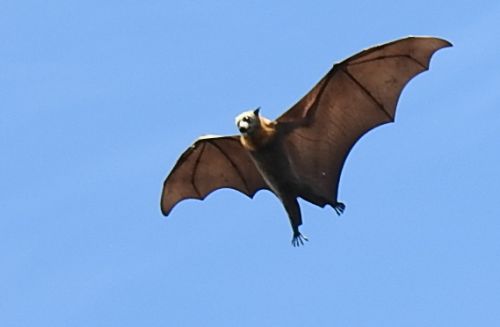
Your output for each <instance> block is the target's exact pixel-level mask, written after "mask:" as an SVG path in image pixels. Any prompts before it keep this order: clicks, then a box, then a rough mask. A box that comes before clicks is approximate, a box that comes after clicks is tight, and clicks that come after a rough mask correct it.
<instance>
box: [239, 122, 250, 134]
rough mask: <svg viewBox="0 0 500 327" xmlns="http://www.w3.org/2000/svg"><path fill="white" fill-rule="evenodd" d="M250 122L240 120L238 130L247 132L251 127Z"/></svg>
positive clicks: (243, 132)
mask: <svg viewBox="0 0 500 327" xmlns="http://www.w3.org/2000/svg"><path fill="white" fill-rule="evenodd" d="M249 127H250V126H249V124H248V123H247V122H245V121H240V122H238V130H239V131H240V133H242V134H245V133H247V132H248V129H249Z"/></svg>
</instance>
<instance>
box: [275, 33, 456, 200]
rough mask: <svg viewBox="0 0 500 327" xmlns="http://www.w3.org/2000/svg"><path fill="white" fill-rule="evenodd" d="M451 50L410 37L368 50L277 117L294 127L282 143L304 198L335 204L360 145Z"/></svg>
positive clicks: (439, 43) (442, 43)
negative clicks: (435, 58) (437, 57)
mask: <svg viewBox="0 0 500 327" xmlns="http://www.w3.org/2000/svg"><path fill="white" fill-rule="evenodd" d="M448 46H451V43H449V42H448V41H445V40H442V39H437V38H431V37H408V38H405V39H401V40H397V41H393V42H390V43H386V44H383V45H379V46H376V47H373V48H370V49H367V50H364V51H362V52H360V53H358V54H356V55H354V56H352V57H350V58H348V59H346V60H344V61H342V62H341V63H339V64H336V65H334V67H333V68H332V69H331V70H330V71H329V72H328V73H327V74H326V76H325V77H323V79H322V80H321V81H320V82H319V83H318V84H317V85H316V86H315V87H314V88H313V89H312V90H311V91H310V92H309V93H308V94H307V95H306V96H305V97H304V98H302V99H301V100H300V101H299V102H298V103H297V104H296V105H294V106H293V107H292V108H291V109H290V110H289V111H287V112H285V113H284V114H283V115H282V116H281V117H279V118H278V119H277V121H278V123H279V124H278V125H281V126H282V127H285V126H289V127H290V126H291V132H289V133H288V134H286V135H285V137H284V139H285V140H284V142H285V144H286V147H287V150H288V151H289V157H290V160H291V164H292V167H293V169H294V171H295V173H296V175H297V177H298V178H299V180H300V183H301V190H302V193H301V194H300V196H301V197H303V198H304V199H306V200H308V201H310V202H312V203H314V204H317V205H319V206H325V205H326V204H331V205H334V204H335V203H336V201H337V190H338V184H339V179H340V173H341V170H342V166H343V164H344V161H345V159H346V158H347V155H348V153H349V151H350V150H351V148H352V147H353V146H354V144H355V143H356V141H357V140H358V139H359V138H361V136H363V135H364V134H365V133H366V132H368V131H369V130H371V129H372V128H374V127H376V126H379V125H382V124H385V123H389V122H393V121H394V117H395V113H396V105H397V102H398V99H399V96H400V94H401V91H402V90H403V87H404V86H405V85H406V83H408V81H409V80H410V79H412V78H413V77H414V76H416V75H417V74H419V73H420V72H422V71H425V70H427V69H428V67H429V62H430V59H431V56H432V55H433V54H434V52H436V51H437V50H439V49H441V48H444V47H448Z"/></svg>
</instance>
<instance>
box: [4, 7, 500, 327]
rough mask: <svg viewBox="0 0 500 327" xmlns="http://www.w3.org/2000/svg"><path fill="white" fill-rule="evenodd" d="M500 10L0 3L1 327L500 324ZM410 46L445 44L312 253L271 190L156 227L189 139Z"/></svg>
mask: <svg viewBox="0 0 500 327" xmlns="http://www.w3.org/2000/svg"><path fill="white" fill-rule="evenodd" d="M499 22H500V5H499V4H498V3H497V2H496V1H485V2H474V3H472V2H470V1H453V2H446V1H420V2H416V3H414V2H394V1H377V2H373V1H349V2H333V1H314V2H306V1H286V2H285V1H282V2H273V3H270V2H269V1H247V2H244V3H236V2H234V1H218V2H216V3H213V2H208V1H206V2H196V1H184V2H180V1H179V2H175V3H174V2H173V1H170V2H169V1H106V2H103V1H43V2H42V1H8V0H4V1H1V2H0V41H1V42H2V46H0V106H1V108H0V114H1V115H0V149H1V153H2V154H1V155H0V181H1V185H2V187H1V188H0V208H1V219H0V231H1V237H0V256H1V257H0V258H1V261H0V262H1V265H2V267H1V269H0V294H1V296H0V325H1V326H51V327H54V326H288V327H292V326H304V325H313V326H443V325H446V326H472V325H477V326H494V325H498V324H499V323H500V310H499V308H500V278H499V277H498V276H500V205H499V199H498V196H499V194H500V174H499V172H498V169H499V168H498V167H500V150H499V149H500V141H499V135H498V133H499V125H500V94H499V89H500V74H498V72H499V71H500V63H499V60H498V54H499V53H500V43H499V38H498V35H499V34H498V33H499V31H498V28H499ZM409 34H413V35H435V36H440V37H443V38H446V39H448V40H450V41H451V42H453V44H454V47H453V48H449V49H444V50H441V51H440V52H438V53H437V54H436V55H435V56H434V58H433V61H432V63H431V69H430V71H428V72H426V73H424V74H422V75H419V76H418V77H417V78H415V79H414V80H412V82H411V83H410V84H409V85H408V86H407V88H406V89H405V90H404V92H403V94H402V97H401V99H400V102H399V107H398V114H397V117H396V123H395V124H390V125H385V126H383V127H380V128H378V129H376V130H374V131H372V132H370V133H369V134H368V135H367V136H365V137H364V138H363V139H362V140H361V141H360V142H359V143H358V144H357V145H356V146H355V148H354V149H353V151H352V152H351V154H350V156H349V158H348V160H347V163H346V166H345V169H344V173H343V176H342V180H341V185H340V195H339V198H340V200H342V201H343V202H344V203H346V205H347V210H346V212H345V213H344V215H343V216H342V217H340V218H339V217H337V216H336V215H335V213H334V211H333V210H332V209H331V208H325V209H321V208H318V207H314V206H312V205H310V204H308V203H305V202H303V201H302V202H301V204H302V210H303V215H304V226H303V227H302V231H303V232H304V234H305V235H307V236H308V237H309V238H310V242H308V243H307V245H306V246H304V247H301V248H298V249H297V248H293V247H292V246H291V245H290V237H291V233H290V228H289V225H288V220H287V217H286V215H285V213H284V210H283V209H282V207H281V205H280V203H279V201H278V200H277V199H276V198H274V196H273V195H272V194H271V193H269V192H260V193H259V194H258V195H257V196H256V197H255V199H253V200H250V199H248V198H246V197H245V196H243V195H241V194H238V193H237V192H234V191H231V190H221V191H218V192H216V193H214V194H212V195H211V196H210V197H209V198H207V199H206V200H205V201H203V202H201V201H194V200H190V201H186V202H183V203H181V204H179V205H178V206H177V207H176V208H175V209H174V210H173V212H172V214H171V215H170V216H169V217H168V218H164V217H162V216H161V214H160V210H159V196H160V192H161V187H162V183H163V180H164V178H165V176H166V175H167V173H168V172H169V170H170V168H171V167H172V165H173V164H174V162H175V161H176V160H177V158H178V156H179V155H180V153H181V152H182V151H184V150H185V149H186V147H187V146H189V145H190V144H191V142H192V141H193V140H194V139H195V138H196V137H198V136H199V135H201V134H208V133H210V134H234V133H236V129H235V126H234V116H236V115H237V114H238V113H240V112H241V111H243V110H247V109H249V108H254V107H256V106H261V107H262V113H263V114H264V115H266V116H268V117H271V118H274V117H276V116H278V115H279V114H280V113H281V112H283V111H284V110H286V109H287V108H288V107H289V106H290V105H292V104H293V103H294V102H295V101H296V100H298V99H299V98H300V97H301V96H302V95H303V94H305V93H306V92H307V91H308V90H309V89H310V87H312V85H314V84H315V83H316V82H317V81H318V80H319V78H321V77H322V76H323V74H324V73H326V72H327V71H328V69H329V68H330V67H331V65H332V64H333V63H335V62H337V61H339V60H341V59H343V58H345V57H347V56H349V55H351V54H353V53H355V52H357V51H359V50H361V49H363V48H366V47H368V46H371V45H374V44H377V43H382V42H385V41H389V40H393V39H396V38H399V37H403V36H406V35H409Z"/></svg>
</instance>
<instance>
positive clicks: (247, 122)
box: [235, 108, 260, 135]
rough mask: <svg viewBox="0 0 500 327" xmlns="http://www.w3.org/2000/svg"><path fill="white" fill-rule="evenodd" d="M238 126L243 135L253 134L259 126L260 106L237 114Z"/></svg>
mask: <svg viewBox="0 0 500 327" xmlns="http://www.w3.org/2000/svg"><path fill="white" fill-rule="evenodd" d="M235 121H236V126H237V127H238V130H239V131H240V133H241V134H243V135H248V134H251V133H252V132H253V131H255V129H256V128H257V127H258V126H259V124H260V122H259V108H257V109H255V110H251V111H245V112H243V113H241V114H239V115H238V116H236V119H235Z"/></svg>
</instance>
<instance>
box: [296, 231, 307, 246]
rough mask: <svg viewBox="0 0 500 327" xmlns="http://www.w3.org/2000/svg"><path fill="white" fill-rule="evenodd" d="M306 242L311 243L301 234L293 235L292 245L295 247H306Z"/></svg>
mask: <svg viewBox="0 0 500 327" xmlns="http://www.w3.org/2000/svg"><path fill="white" fill-rule="evenodd" d="M304 241H306V242H309V239H308V238H307V237H305V236H304V235H302V234H301V233H299V232H297V233H294V234H293V238H292V245H293V246H294V247H299V246H301V245H304Z"/></svg>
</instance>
